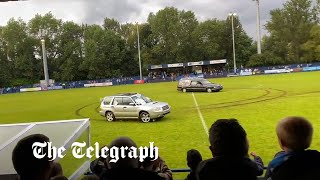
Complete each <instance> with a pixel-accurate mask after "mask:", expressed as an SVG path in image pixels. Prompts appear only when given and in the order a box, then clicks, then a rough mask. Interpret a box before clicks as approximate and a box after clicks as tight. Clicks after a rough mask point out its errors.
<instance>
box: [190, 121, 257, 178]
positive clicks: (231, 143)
mask: <svg viewBox="0 0 320 180" xmlns="http://www.w3.org/2000/svg"><path fill="white" fill-rule="evenodd" d="M209 141H210V146H209V148H210V150H211V153H212V156H213V158H211V159H208V160H205V161H202V162H201V163H200V164H199V166H198V169H197V173H196V176H197V179H198V180H211V179H214V180H235V179H245V180H256V179H257V176H259V175H262V173H263V165H262V167H261V164H258V163H256V162H254V161H252V160H251V159H250V158H249V155H248V149H249V144H248V140H247V134H246V132H245V130H244V129H243V128H242V127H241V125H240V124H239V123H238V121H237V120H236V119H219V120H217V121H216V122H215V123H213V124H212V126H211V128H210V130H209ZM262 164H263V163H262Z"/></svg>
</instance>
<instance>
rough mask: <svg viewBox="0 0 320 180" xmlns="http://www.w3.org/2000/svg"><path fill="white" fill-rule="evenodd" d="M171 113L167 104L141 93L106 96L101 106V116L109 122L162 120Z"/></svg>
mask: <svg viewBox="0 0 320 180" xmlns="http://www.w3.org/2000/svg"><path fill="white" fill-rule="evenodd" d="M168 113H170V106H169V104H168V103H166V102H159V101H152V100H151V99H150V98H148V97H145V96H143V95H142V94H139V93H124V94H117V95H113V96H106V97H104V98H103V99H102V101H101V104H100V115H102V116H104V117H106V119H107V121H114V120H115V119H139V120H141V121H142V122H149V121H150V120H156V119H161V118H162V117H164V116H165V115H166V114H168Z"/></svg>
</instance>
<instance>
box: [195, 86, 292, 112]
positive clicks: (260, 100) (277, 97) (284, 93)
mask: <svg viewBox="0 0 320 180" xmlns="http://www.w3.org/2000/svg"><path fill="white" fill-rule="evenodd" d="M272 90H275V91H278V92H281V94H280V95H277V96H274V97H270V98H266V99H259V100H256V101H252V102H244V103H238V104H237V103H236V104H229V105H225V106H211V107H206V108H201V109H211V108H215V109H220V108H228V107H235V106H243V105H249V104H257V103H261V102H266V101H271V100H275V99H279V98H282V97H285V96H286V95H287V91H284V90H281V89H272ZM217 105H220V104H217Z"/></svg>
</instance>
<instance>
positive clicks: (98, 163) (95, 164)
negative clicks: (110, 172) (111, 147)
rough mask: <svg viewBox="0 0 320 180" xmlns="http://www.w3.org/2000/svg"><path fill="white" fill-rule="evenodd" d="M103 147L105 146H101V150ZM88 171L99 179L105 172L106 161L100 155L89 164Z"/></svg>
mask: <svg viewBox="0 0 320 180" xmlns="http://www.w3.org/2000/svg"><path fill="white" fill-rule="evenodd" d="M104 147H105V146H102V147H101V149H102V148H104ZM100 153H101V150H100ZM90 170H91V172H93V173H94V174H95V175H96V176H98V177H100V176H101V174H102V173H103V172H105V171H107V164H106V159H105V158H103V157H102V156H101V154H100V155H99V158H98V159H95V160H93V161H92V162H91V163H90Z"/></svg>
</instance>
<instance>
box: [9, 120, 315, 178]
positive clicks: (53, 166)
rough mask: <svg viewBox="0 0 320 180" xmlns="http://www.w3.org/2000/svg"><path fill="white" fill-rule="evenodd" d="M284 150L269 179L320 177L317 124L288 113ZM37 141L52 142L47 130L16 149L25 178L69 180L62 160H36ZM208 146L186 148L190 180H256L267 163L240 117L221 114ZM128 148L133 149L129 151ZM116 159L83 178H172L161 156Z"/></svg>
mask: <svg viewBox="0 0 320 180" xmlns="http://www.w3.org/2000/svg"><path fill="white" fill-rule="evenodd" d="M276 134H277V137H278V142H279V145H280V148H281V149H282V151H280V152H277V153H276V154H275V156H274V159H273V160H272V161H271V162H270V163H269V165H268V168H267V171H266V173H265V175H264V179H266V180H319V179H320V163H319V162H320V153H319V152H318V151H316V150H308V148H309V146H310V144H311V141H312V135H313V127H312V124H311V123H310V122H309V121H308V120H307V119H305V118H303V117H286V118H284V119H282V120H280V121H279V123H278V125H277V127H276ZM34 142H49V138H48V137H46V136H45V135H42V134H33V135H30V136H27V137H25V138H23V139H21V140H20V141H19V142H18V144H17V145H16V147H15V148H14V150H13V153H12V161H13V165H14V168H15V170H16V172H17V173H18V175H19V176H20V179H21V180H61V179H62V180H65V179H67V178H66V177H65V176H63V170H62V168H61V166H60V165H59V164H58V163H54V162H52V161H50V160H49V159H47V158H43V159H36V158H35V157H34V156H33V153H32V144H33V143H34ZM209 143H210V146H209V149H210V151H211V153H212V158H210V159H206V160H203V158H202V156H201V153H200V152H199V151H198V150H195V149H191V150H189V151H188V152H187V153H186V159H187V166H188V167H189V168H190V173H189V174H188V175H187V177H186V180H209V179H210V180H213V179H214V180H236V179H237V180H255V179H257V177H258V176H262V175H263V173H264V163H263V161H262V159H261V158H260V157H259V156H258V155H256V153H254V152H250V153H249V141H248V138H247V133H246V131H245V129H244V128H243V127H242V126H241V125H240V123H239V122H238V120H236V119H219V120H217V121H215V122H214V123H213V124H212V126H211V128H210V130H209ZM125 146H127V147H137V145H136V143H135V142H134V141H133V140H132V139H130V138H129V137H118V138H116V139H114V140H113V141H112V142H111V143H110V144H109V145H108V146H107V147H109V148H110V147H118V148H120V147H125ZM127 153H128V152H127ZM124 157H125V158H122V156H121V158H120V159H119V160H118V161H117V162H110V159H108V158H110V156H107V158H106V159H103V158H99V159H96V160H94V161H93V162H92V163H91V166H90V169H91V171H92V174H91V175H86V176H85V177H83V179H86V180H89V179H92V180H94V179H97V180H99V179H101V180H124V179H133V180H135V179H136V180H144V179H146V180H147V179H148V180H153V179H154V180H158V179H159V180H161V179H162V180H172V179H173V176H172V171H171V170H170V168H169V167H168V165H167V164H166V163H165V161H164V160H163V159H162V158H161V157H158V158H157V159H156V160H154V161H153V160H151V157H146V158H145V159H144V161H143V162H140V161H139V160H138V158H128V156H124Z"/></svg>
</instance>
